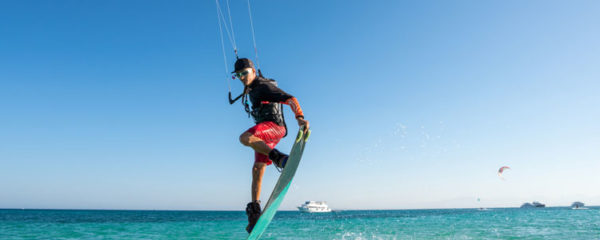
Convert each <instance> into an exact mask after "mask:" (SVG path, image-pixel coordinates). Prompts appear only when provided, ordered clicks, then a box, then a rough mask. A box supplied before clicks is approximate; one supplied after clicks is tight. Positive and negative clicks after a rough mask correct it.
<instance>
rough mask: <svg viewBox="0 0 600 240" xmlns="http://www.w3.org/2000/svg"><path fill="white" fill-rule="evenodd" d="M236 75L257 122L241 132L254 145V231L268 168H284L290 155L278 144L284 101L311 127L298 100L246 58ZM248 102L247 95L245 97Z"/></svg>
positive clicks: (284, 130) (249, 208) (249, 206)
mask: <svg viewBox="0 0 600 240" xmlns="http://www.w3.org/2000/svg"><path fill="white" fill-rule="evenodd" d="M233 73H234V74H235V76H236V77H237V78H238V79H240V81H241V82H242V83H243V84H244V92H243V93H242V94H243V95H244V98H245V96H246V94H247V95H248V96H249V97H250V102H251V103H252V110H250V109H249V108H248V106H246V111H247V112H248V113H249V114H250V115H251V116H252V118H254V122H255V123H256V125H254V127H251V128H250V129H248V130H246V131H245V132H244V133H242V135H241V136H240V142H241V143H242V144H243V145H245V146H248V147H251V148H252V149H254V151H255V153H254V166H253V167H252V191H251V192H252V200H251V202H249V203H248V204H247V205H246V214H247V215H248V226H247V227H246V231H248V233H250V232H252V229H253V228H254V225H255V224H256V222H257V221H258V218H259V217H260V214H261V208H260V200H259V199H260V190H261V184H262V177H263V174H264V173H265V168H266V167H267V166H268V165H271V163H275V166H276V167H277V168H284V167H285V164H286V162H287V159H288V155H287V154H284V153H282V152H280V151H278V150H277V149H275V145H277V143H279V141H280V140H281V139H282V138H283V137H285V135H286V133H287V128H286V125H285V119H284V117H283V109H282V107H281V104H286V105H289V106H290V107H291V108H292V111H293V112H294V114H295V116H296V120H297V121H298V126H300V127H304V131H307V130H308V128H309V125H308V121H307V120H305V119H304V114H303V113H302V109H301V108H300V104H299V103H298V100H297V99H296V98H295V97H294V96H292V95H290V94H288V93H286V92H284V91H283V90H281V89H279V88H278V87H277V83H276V82H275V81H274V80H272V79H267V78H264V77H262V76H259V75H257V72H256V69H255V68H254V64H253V63H252V61H250V60H249V59H247V58H240V59H238V60H237V61H236V62H235V70H234V71H233ZM242 102H245V99H243V100H242Z"/></svg>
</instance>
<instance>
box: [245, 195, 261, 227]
mask: <svg viewBox="0 0 600 240" xmlns="http://www.w3.org/2000/svg"><path fill="white" fill-rule="evenodd" d="M260 214H261V210H260V203H258V202H249V203H248V205H246V215H248V226H246V231H248V233H251V232H252V229H253V228H254V225H255V224H256V222H257V221H258V218H260Z"/></svg>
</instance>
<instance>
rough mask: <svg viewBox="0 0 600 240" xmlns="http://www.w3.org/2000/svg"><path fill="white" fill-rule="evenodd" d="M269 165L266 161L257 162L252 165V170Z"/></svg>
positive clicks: (258, 169)
mask: <svg viewBox="0 0 600 240" xmlns="http://www.w3.org/2000/svg"><path fill="white" fill-rule="evenodd" d="M265 167H267V164H266V163H264V162H255V163H254V166H252V171H260V170H262V169H264V168H265Z"/></svg>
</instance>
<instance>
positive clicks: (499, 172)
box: [498, 166, 510, 180]
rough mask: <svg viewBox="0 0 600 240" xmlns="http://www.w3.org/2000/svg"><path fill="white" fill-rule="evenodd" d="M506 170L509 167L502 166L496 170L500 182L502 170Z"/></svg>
mask: <svg viewBox="0 0 600 240" xmlns="http://www.w3.org/2000/svg"><path fill="white" fill-rule="evenodd" d="M506 169H510V167H508V166H503V167H501V168H500V169H498V176H499V177H500V178H502V180H504V178H503V177H502V173H504V170H506Z"/></svg>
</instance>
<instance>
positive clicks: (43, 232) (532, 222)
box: [0, 207, 600, 240]
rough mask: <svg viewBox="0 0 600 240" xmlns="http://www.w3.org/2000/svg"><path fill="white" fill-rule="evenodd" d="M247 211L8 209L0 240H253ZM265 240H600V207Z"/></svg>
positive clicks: (350, 217)
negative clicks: (247, 230) (248, 224)
mask: <svg viewBox="0 0 600 240" xmlns="http://www.w3.org/2000/svg"><path fill="white" fill-rule="evenodd" d="M245 226H246V216H245V214H244V212H242V211H120V210H27V209H26V210H20V209H19V210H15V209H13V210H10V209H8V210H6V209H5V210H0V239H2V240H5V239H245V237H246V236H247V234H246V232H245V231H244V227H245ZM262 239H561V240H562V239H600V207H590V208H589V209H587V210H571V209H570V208H545V209H518V208H500V209H489V210H487V211H480V210H478V209H436V210H373V211H336V212H332V213H312V214H311V213H300V212H297V211H280V212H278V213H277V215H276V216H275V218H274V220H273V222H272V223H271V225H270V227H269V228H268V229H267V232H266V233H265V234H264V235H263V238H262Z"/></svg>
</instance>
